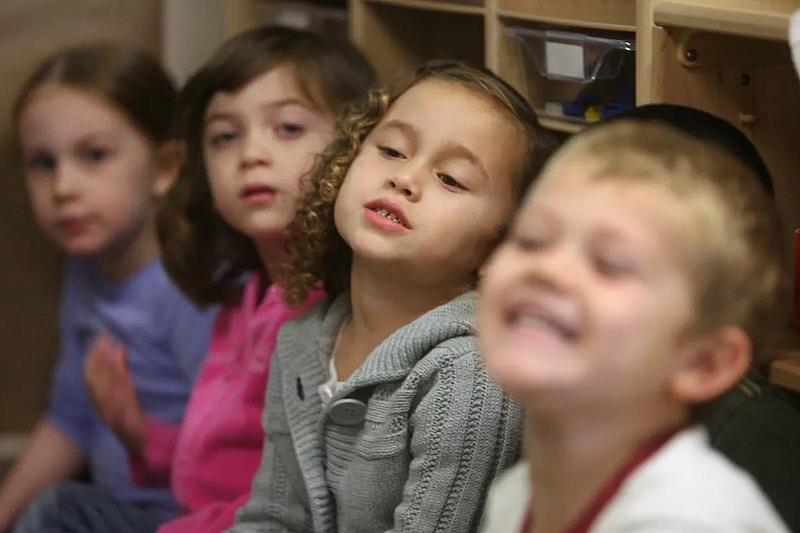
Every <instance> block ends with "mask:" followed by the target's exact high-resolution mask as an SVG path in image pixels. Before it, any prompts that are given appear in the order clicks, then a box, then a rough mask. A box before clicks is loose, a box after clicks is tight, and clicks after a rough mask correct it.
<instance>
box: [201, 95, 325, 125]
mask: <svg viewBox="0 0 800 533" xmlns="http://www.w3.org/2000/svg"><path fill="white" fill-rule="evenodd" d="M290 105H297V106H300V107H303V108H305V109H308V110H310V111H312V112H314V113H321V112H322V111H321V110H319V109H317V108H316V107H314V106H313V105H312V104H311V103H310V102H308V101H306V100H302V99H300V98H284V99H283V100H276V101H274V102H268V103H266V104H264V105H261V106H260V109H280V108H282V107H286V106H290ZM236 118H237V114H236V113H232V112H228V111H216V112H214V113H209V114H207V115H206V116H205V117H204V118H203V123H204V124H209V123H211V122H214V121H215V120H235V119H236Z"/></svg>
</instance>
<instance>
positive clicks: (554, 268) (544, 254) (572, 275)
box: [528, 242, 582, 293]
mask: <svg viewBox="0 0 800 533" xmlns="http://www.w3.org/2000/svg"><path fill="white" fill-rule="evenodd" d="M528 261H529V264H530V266H531V267H532V268H530V269H529V270H528V275H529V277H530V278H531V280H532V281H533V282H535V283H536V284H539V285H541V286H543V287H546V288H547V289H549V290H551V291H553V292H557V293H568V292H570V291H571V290H572V289H573V288H574V286H575V284H576V283H578V281H579V280H580V278H581V276H582V271H581V266H580V265H581V261H580V256H579V254H578V251H577V250H574V249H572V248H571V247H570V246H568V245H567V244H566V243H563V242H562V243H554V244H552V245H551V246H548V247H546V248H545V249H543V250H540V251H539V252H537V253H536V254H535V255H533V256H531V257H530V258H529V259H528Z"/></svg>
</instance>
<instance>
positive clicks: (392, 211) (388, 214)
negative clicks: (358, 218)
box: [364, 200, 411, 229]
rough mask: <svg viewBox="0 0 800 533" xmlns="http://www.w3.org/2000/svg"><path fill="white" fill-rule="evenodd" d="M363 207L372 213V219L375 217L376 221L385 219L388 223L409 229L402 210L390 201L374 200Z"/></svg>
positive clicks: (409, 226)
mask: <svg viewBox="0 0 800 533" xmlns="http://www.w3.org/2000/svg"><path fill="white" fill-rule="evenodd" d="M364 207H366V208H367V210H368V211H369V212H370V213H374V215H373V219H377V220H378V221H381V220H385V221H386V222H388V223H389V224H392V225H394V226H398V227H399V228H403V229H411V225H410V224H409V223H408V220H407V219H406V217H405V215H404V214H403V211H402V210H401V209H400V208H399V207H397V206H396V205H394V204H392V203H391V202H387V201H385V200H375V201H373V202H369V203H367V204H366V205H365V206H364Z"/></svg>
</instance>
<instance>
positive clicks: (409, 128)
mask: <svg viewBox="0 0 800 533" xmlns="http://www.w3.org/2000/svg"><path fill="white" fill-rule="evenodd" d="M381 128H382V129H385V128H395V129H399V130H400V131H402V132H403V133H405V134H406V135H408V136H409V137H412V138H413V139H417V137H418V136H419V130H418V129H417V128H416V127H415V126H413V125H411V124H409V123H408V122H403V121H402V120H397V119H393V120H389V121H387V122H385V123H384V124H383V125H382V126H381ZM445 153H446V154H447V155H448V157H460V158H462V159H466V160H467V161H469V162H470V163H472V164H473V165H475V166H476V167H478V170H480V171H481V172H482V173H483V175H484V176H488V175H489V174H488V173H487V172H486V168H485V167H484V166H483V161H481V158H480V157H478V156H477V155H475V153H474V152H473V151H472V150H470V149H469V148H467V147H466V146H464V145H462V144H453V143H448V144H447V145H446V148H445Z"/></svg>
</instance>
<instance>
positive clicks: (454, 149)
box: [445, 144, 489, 177]
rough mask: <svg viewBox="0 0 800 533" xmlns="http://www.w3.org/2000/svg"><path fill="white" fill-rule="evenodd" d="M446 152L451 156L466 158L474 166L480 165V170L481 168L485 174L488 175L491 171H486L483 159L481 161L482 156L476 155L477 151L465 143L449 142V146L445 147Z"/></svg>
mask: <svg viewBox="0 0 800 533" xmlns="http://www.w3.org/2000/svg"><path fill="white" fill-rule="evenodd" d="M445 153H446V154H447V155H448V156H449V157H458V158H461V159H466V160H467V161H469V162H470V163H472V164H473V165H474V166H476V167H478V170H480V171H481V173H482V174H483V175H484V176H486V177H488V176H489V173H488V172H486V168H485V167H484V166H483V161H481V158H480V157H478V156H477V155H475V153H474V152H473V151H472V150H470V149H469V148H467V147H466V146H464V145H463V144H448V145H447V148H446V149H445Z"/></svg>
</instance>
